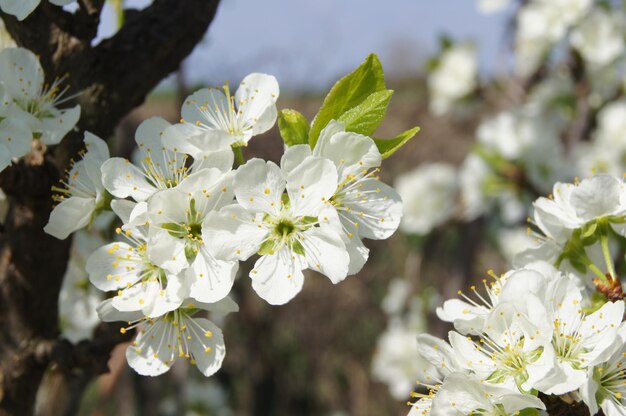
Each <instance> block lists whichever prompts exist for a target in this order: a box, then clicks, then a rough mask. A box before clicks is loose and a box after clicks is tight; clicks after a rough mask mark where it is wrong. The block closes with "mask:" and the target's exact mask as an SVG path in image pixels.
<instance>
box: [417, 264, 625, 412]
mask: <svg viewBox="0 0 626 416" xmlns="http://www.w3.org/2000/svg"><path fill="white" fill-rule="evenodd" d="M471 290H472V292H473V293H472V294H468V295H465V294H463V293H462V292H461V298H462V299H453V300H448V301H446V302H445V303H444V305H443V307H441V308H439V309H438V310H437V314H438V316H439V317H440V318H441V319H443V320H444V321H447V322H451V323H453V324H454V327H455V331H451V332H450V333H449V335H448V339H449V343H446V342H445V341H443V340H439V339H437V338H434V337H431V336H429V335H420V336H419V337H418V352H419V355H420V360H423V361H424V362H425V364H424V365H423V372H424V374H422V375H421V376H420V380H421V381H425V380H428V383H427V385H426V387H427V390H426V391H425V392H424V391H421V392H417V393H414V397H415V398H416V399H417V400H416V401H415V402H414V403H411V406H412V409H411V412H415V413H414V414H432V415H444V414H446V415H448V414H468V412H471V411H473V410H476V409H488V408H485V407H483V406H487V405H489V406H492V407H493V408H494V409H500V411H501V412H503V413H498V412H495V413H493V414H513V413H514V412H516V411H520V410H523V409H525V408H535V409H544V405H543V403H542V402H541V401H540V400H539V399H538V398H537V397H536V394H535V393H533V392H542V393H544V394H546V395H564V394H575V395H577V396H578V397H581V398H582V399H583V400H584V401H585V403H586V404H587V405H588V406H589V407H590V409H592V410H593V409H596V410H597V409H598V406H602V408H603V409H604V408H605V407H610V406H618V405H619V406H621V405H622V402H621V390H623V385H621V384H620V383H618V382H614V379H615V378H616V377H617V378H619V380H620V382H622V381H623V380H624V377H623V371H622V370H621V368H622V366H623V365H624V364H622V361H620V360H623V356H621V357H618V355H619V354H620V353H621V351H622V350H623V344H624V339H623V337H624V330H625V329H624V328H625V326H624V325H623V323H622V320H623V315H624V302H623V301H621V300H620V301H615V302H611V301H608V302H606V303H604V304H603V305H602V306H601V307H599V308H596V309H595V310H594V309H592V303H591V299H590V297H589V296H588V295H587V293H586V292H585V291H582V290H581V289H580V288H579V287H578V285H577V280H576V279H575V278H574V277H573V276H570V275H568V274H565V273H562V272H560V271H558V270H557V269H556V268H554V267H553V266H552V265H551V264H549V263H546V262H543V261H537V262H535V263H532V264H529V265H528V266H526V267H525V268H522V269H516V270H512V271H510V272H508V273H506V274H504V275H502V276H494V280H493V281H492V282H489V283H488V282H486V281H485V290H478V289H476V288H475V287H472V288H471ZM624 363H625V364H626V362H624ZM605 371H606V372H607V373H610V374H611V375H610V376H609V377H608V378H607V377H606V374H605ZM418 384H419V383H418ZM480 403H482V404H480ZM616 403H617V404H616ZM512 404H515V405H516V406H517V405H519V406H520V407H516V408H514V409H513V408H510V409H509V408H508V406H510V405H512ZM473 406H478V407H473ZM455 409H456V410H455ZM418 410H420V411H423V412H424V413H419V412H418ZM494 411H495V410H494ZM620 411H621V412H623V411H624V408H623V407H621V410H620ZM429 412H430V413H429ZM455 412H456V413H455ZM463 412H465V413H463ZM410 414H411V413H410ZM488 414H492V413H488ZM592 414H594V413H592ZM613 414H622V413H613Z"/></svg>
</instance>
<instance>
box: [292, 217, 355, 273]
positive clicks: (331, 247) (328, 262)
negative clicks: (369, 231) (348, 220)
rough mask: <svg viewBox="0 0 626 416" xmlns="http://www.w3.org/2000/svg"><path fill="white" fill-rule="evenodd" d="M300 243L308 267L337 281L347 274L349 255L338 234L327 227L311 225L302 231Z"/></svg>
mask: <svg viewBox="0 0 626 416" xmlns="http://www.w3.org/2000/svg"><path fill="white" fill-rule="evenodd" d="M300 243H301V244H302V246H303V247H304V257H305V258H306V261H307V263H308V265H309V268H310V269H313V270H316V271H318V272H320V273H322V274H323V275H325V276H327V277H328V278H329V279H330V281H331V282H333V283H335V284H336V283H339V282H341V281H342V280H344V279H345V278H346V276H347V275H348V265H349V263H350V257H349V256H348V252H347V251H346V247H345V245H344V244H343V241H342V240H341V237H339V235H338V234H337V233H336V232H334V231H332V230H331V229H329V228H327V227H324V228H322V227H313V228H310V229H308V230H307V231H305V232H303V233H302V238H301V239H300Z"/></svg>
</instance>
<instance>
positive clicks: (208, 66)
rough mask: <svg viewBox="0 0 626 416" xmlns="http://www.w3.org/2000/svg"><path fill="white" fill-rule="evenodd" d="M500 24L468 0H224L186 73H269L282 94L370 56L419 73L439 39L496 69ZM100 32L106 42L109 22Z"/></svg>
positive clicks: (236, 76) (216, 80) (328, 80)
mask: <svg viewBox="0 0 626 416" xmlns="http://www.w3.org/2000/svg"><path fill="white" fill-rule="evenodd" d="M181 1H182V0H181ZM127 3H128V4H129V5H136V6H138V7H141V6H142V5H144V4H146V3H148V1H147V0H127ZM505 23H506V13H500V14H496V15H490V16H484V15H481V14H479V13H478V11H477V10H476V7H475V5H474V1H473V0H388V1H386V2H382V1H380V0H356V1H355V0H308V1H307V0H222V4H221V5H220V9H219V10H218V13H217V16H216V18H215V20H214V21H213V24H212V25H211V28H210V29H209V33H208V35H207V37H206V39H205V40H204V41H203V42H202V44H200V45H199V46H198V47H197V49H196V50H195V51H194V53H193V54H192V55H191V56H190V57H189V58H188V59H187V61H186V63H185V71H186V73H187V77H188V79H189V80H190V81H191V82H194V83H195V82H197V83H203V84H221V83H222V82H223V81H224V80H226V79H229V80H231V81H232V82H238V81H239V80H240V79H241V78H243V77H244V76H245V75H246V74H248V73H250V72H266V73H271V74H274V75H275V76H276V77H277V78H278V79H279V82H280V83H281V87H282V88H283V89H286V90H311V89H317V88H326V87H327V86H328V85H330V84H332V82H333V81H334V80H336V79H337V77H339V76H341V75H342V74H344V73H346V72H348V71H349V70H351V69H352V68H354V67H355V66H357V65H358V64H359V63H360V62H362V61H363V59H364V58H365V57H366V56H367V55H368V54H369V53H371V52H375V53H377V54H378V56H379V57H380V59H381V61H382V62H383V66H384V67H385V69H386V70H387V71H388V72H392V73H393V72H396V73H399V72H402V73H407V72H412V71H419V70H420V69H421V68H422V67H423V62H424V59H425V58H427V57H428V56H429V55H431V54H432V53H434V52H435V51H436V50H437V39H438V36H439V34H440V33H443V32H447V33H448V34H450V35H451V36H452V37H453V38H455V39H473V40H475V41H477V42H478V43H479V44H480V52H481V59H480V61H481V65H482V66H483V67H487V66H488V67H493V66H494V61H495V60H496V59H497V57H498V52H499V51H501V49H502V36H503V34H504V25H505ZM104 25H105V28H104V29H103V32H102V33H103V34H104V35H106V34H107V33H110V31H111V30H112V19H111V17H110V15H107V16H105V19H104Z"/></svg>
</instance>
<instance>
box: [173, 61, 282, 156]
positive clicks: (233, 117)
mask: <svg viewBox="0 0 626 416" xmlns="http://www.w3.org/2000/svg"><path fill="white" fill-rule="evenodd" d="M278 94H279V88H278V82H277V81H276V78H274V77H273V76H271V75H266V74H258V73H253V74H250V75H248V76H246V77H245V78H244V79H243V81H241V84H240V85H239V88H238V89H237V91H236V92H235V95H231V93H230V88H229V86H228V85H224V86H223V87H222V88H208V89H202V90H198V91H196V92H195V93H193V94H192V95H190V96H189V97H187V99H186V100H185V102H184V103H183V106H182V108H181V110H180V111H181V115H182V119H181V123H179V124H175V125H174V126H171V127H169V128H167V129H166V130H165V132H164V134H163V140H164V142H165V143H166V146H167V147H168V148H169V149H172V150H176V151H180V152H184V153H187V154H190V155H191V156H193V157H194V158H195V157H197V155H198V154H201V153H204V152H212V151H219V150H224V149H227V148H228V147H230V146H247V144H248V141H249V140H250V139H251V138H252V136H256V135H259V134H261V133H264V132H266V131H267V130H269V129H270V128H271V127H272V126H273V125H274V123H275V122H276V117H277V110H276V100H277V99H278Z"/></svg>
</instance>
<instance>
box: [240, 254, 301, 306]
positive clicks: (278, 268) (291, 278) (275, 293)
mask: <svg viewBox="0 0 626 416" xmlns="http://www.w3.org/2000/svg"><path fill="white" fill-rule="evenodd" d="M305 267H306V260H305V259H304V257H302V256H301V255H299V254H295V253H292V252H291V250H289V249H288V248H286V247H285V248H283V249H282V250H279V251H277V252H276V253H274V254H266V255H265V256H261V258H259V259H258V260H257V261H256V263H255V264H254V268H253V269H252V271H251V272H250V278H251V279H252V288H253V289H254V290H255V291H256V292H257V294H258V295H259V296H260V297H261V298H263V299H265V300H266V301H267V302H268V303H269V304H270V305H284V304H285V303H287V302H289V301H290V300H291V299H293V298H294V297H295V296H296V295H297V294H298V293H299V292H300V290H302V285H303V283H304V276H303V275H302V269H304V268H305Z"/></svg>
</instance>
